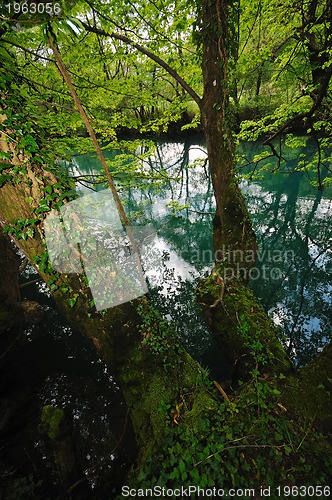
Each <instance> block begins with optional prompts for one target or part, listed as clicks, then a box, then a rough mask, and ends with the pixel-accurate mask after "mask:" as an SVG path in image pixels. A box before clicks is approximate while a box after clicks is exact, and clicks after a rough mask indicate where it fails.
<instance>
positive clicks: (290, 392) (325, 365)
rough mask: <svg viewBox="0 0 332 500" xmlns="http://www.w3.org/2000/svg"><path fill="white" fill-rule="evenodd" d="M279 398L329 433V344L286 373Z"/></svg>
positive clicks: (331, 359) (331, 370)
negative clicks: (287, 375)
mask: <svg viewBox="0 0 332 500" xmlns="http://www.w3.org/2000/svg"><path fill="white" fill-rule="evenodd" d="M283 401H284V404H285V406H286V407H288V408H289V409H290V410H291V411H292V412H295V413H296V414H300V415H305V416H306V417H307V418H308V419H310V420H312V421H313V422H314V425H316V426H318V427H319V428H320V429H321V430H322V431H323V432H324V433H328V434H332V427H331V423H332V345H328V346H326V347H325V349H324V350H323V352H322V353H321V354H320V356H319V357H318V358H317V359H315V361H313V362H312V363H311V364H310V365H307V366H305V367H304V368H302V369H301V370H299V371H298V372H297V373H294V374H292V375H291V376H289V377H287V379H286V380H285V385H284V388H283Z"/></svg>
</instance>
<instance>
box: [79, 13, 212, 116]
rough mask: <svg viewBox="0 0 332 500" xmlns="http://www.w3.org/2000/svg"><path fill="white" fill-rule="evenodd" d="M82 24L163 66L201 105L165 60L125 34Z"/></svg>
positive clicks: (199, 102) (198, 99) (192, 90)
mask: <svg viewBox="0 0 332 500" xmlns="http://www.w3.org/2000/svg"><path fill="white" fill-rule="evenodd" d="M81 24H82V26H83V27H84V28H85V29H86V30H87V31H90V32H91V33H96V34H97V35H102V36H107V37H110V38H114V39H115V40H120V41H121V42H124V43H126V44H127V45H130V46H131V47H134V48H135V49H137V50H138V51H139V52H141V54H144V55H146V56H147V57H148V58H149V59H151V60H152V61H154V62H155V63H157V64H158V65H159V66H161V67H162V68H164V69H165V70H166V71H167V73H169V74H170V75H171V76H172V77H173V78H174V79H175V80H176V81H177V82H178V83H179V84H180V85H181V87H182V88H183V89H184V90H185V91H186V92H187V93H188V94H189V95H190V96H191V97H192V98H193V100H194V101H195V102H196V103H197V104H198V106H199V107H201V104H202V99H201V98H200V97H199V95H198V94H197V93H196V92H195V91H194V89H193V88H192V87H190V85H189V84H188V83H187V82H186V81H185V80H184V79H183V78H182V77H181V76H180V75H179V74H178V73H177V72H176V71H175V70H174V69H173V68H171V67H170V66H169V65H168V64H167V62H166V61H164V60H163V59H161V58H160V57H159V56H157V55H156V54H154V53H153V52H151V51H150V50H148V49H146V48H145V47H143V46H142V45H140V44H139V43H136V42H135V41H134V40H131V38H129V37H127V36H125V35H119V34H118V33H114V32H112V33H108V32H107V31H104V30H103V29H100V28H97V27H95V26H90V25H89V24H87V23H85V22H84V21H81Z"/></svg>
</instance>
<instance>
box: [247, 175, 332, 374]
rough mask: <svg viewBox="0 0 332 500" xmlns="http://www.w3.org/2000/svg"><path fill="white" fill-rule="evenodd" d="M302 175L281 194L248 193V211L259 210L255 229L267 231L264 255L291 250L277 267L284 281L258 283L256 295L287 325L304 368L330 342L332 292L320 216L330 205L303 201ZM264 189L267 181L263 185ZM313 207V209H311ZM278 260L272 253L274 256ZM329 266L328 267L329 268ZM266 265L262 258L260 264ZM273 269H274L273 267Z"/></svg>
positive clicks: (318, 199)
mask: <svg viewBox="0 0 332 500" xmlns="http://www.w3.org/2000/svg"><path fill="white" fill-rule="evenodd" d="M303 181H305V182H306V179H305V178H304V177H303V175H302V174H300V173H299V174H293V175H291V176H287V177H285V178H284V183H283V185H279V187H278V189H277V191H276V192H273V193H271V192H270V193H267V192H266V191H263V190H262V191H260V193H259V195H258V196H257V194H256V193H255V195H254V196H251V195H250V189H249V194H248V201H249V206H250V205H251V206H252V205H254V207H255V216H254V219H255V225H256V227H258V228H262V227H263V228H264V231H262V232H261V233H260V234H259V239H260V249H261V250H260V252H261V255H263V254H264V251H265V255H267V254H268V251H269V250H270V252H275V251H276V250H279V251H280V252H281V255H282V254H284V255H285V251H289V250H291V251H292V252H293V255H294V258H293V259H292V260H291V261H289V260H288V261H285V259H284V260H283V262H278V263H275V264H274V266H275V267H278V268H279V269H280V270H281V272H282V276H283V277H282V279H279V280H278V281H276V280H269V281H268V280H266V281H264V280H262V279H260V280H257V281H256V282H253V283H252V286H253V288H254V290H255V292H256V293H257V294H258V295H259V296H261V297H264V299H263V305H264V307H265V309H266V310H270V311H273V313H274V316H275V318H277V319H279V321H280V322H281V323H282V326H283V329H284V332H285V334H286V336H287V338H288V346H289V351H290V352H296V357H297V361H298V363H300V364H303V363H305V362H307V361H309V359H310V358H312V357H313V356H314V355H315V353H316V352H317V350H318V349H319V348H321V347H322V346H323V345H324V343H326V339H327V340H328V341H331V340H332V339H331V323H332V321H331V315H330V310H329V307H330V303H331V291H330V290H329V286H330V276H329V274H328V272H327V271H328V269H327V264H326V263H327V262H328V253H327V252H328V248H329V246H328V233H329V226H328V222H327V220H326V219H324V218H322V217H321V216H320V211H321V210H324V206H325V205H326V204H328V203H329V202H328V200H326V199H324V198H323V195H322V192H321V191H316V192H315V197H314V198H312V197H310V198H308V197H307V198H303V197H301V196H300V191H301V183H302V182H303ZM262 184H264V180H263V181H262ZM311 202H312V206H311V207H310V206H309V205H310V204H311ZM272 255H273V254H272ZM325 261H326V263H324V262H325ZM263 264H269V265H271V263H266V262H265V260H264V259H263V261H262V262H260V263H258V265H260V266H262V265H263ZM272 265H273V264H272Z"/></svg>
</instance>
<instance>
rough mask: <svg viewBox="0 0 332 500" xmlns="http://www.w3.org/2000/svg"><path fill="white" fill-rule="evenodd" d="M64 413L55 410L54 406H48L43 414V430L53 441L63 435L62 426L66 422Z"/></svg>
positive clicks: (44, 408) (57, 409) (43, 410)
mask: <svg viewBox="0 0 332 500" xmlns="http://www.w3.org/2000/svg"><path fill="white" fill-rule="evenodd" d="M64 417H65V415H64V411H63V410H61V409H60V408H54V406H52V405H46V406H44V407H43V409H42V414H41V430H42V432H44V433H45V434H46V435H47V436H48V437H49V438H50V439H51V440H55V439H57V438H58V437H59V436H60V434H61V424H62V422H63V421H64Z"/></svg>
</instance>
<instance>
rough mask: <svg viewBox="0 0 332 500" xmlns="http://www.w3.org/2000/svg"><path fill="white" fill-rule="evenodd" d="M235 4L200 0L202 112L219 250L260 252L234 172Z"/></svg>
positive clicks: (216, 246) (216, 248) (217, 247)
mask: <svg viewBox="0 0 332 500" xmlns="http://www.w3.org/2000/svg"><path fill="white" fill-rule="evenodd" d="M232 9H233V7H232V6H231V2H229V1H227V0H217V1H216V2H211V1H210V0H203V1H202V13H201V15H202V26H203V27H202V46H203V66H202V69H203V79H204V95H203V99H202V104H201V113H202V122H203V127H204V132H205V137H206V145H207V152H208V158H209V166H210V172H211V178H212V183H213V189H214V194H215V198H216V205H217V211H216V217H215V238H214V246H215V251H217V250H221V251H222V253H223V251H225V250H226V249H227V250H228V251H231V252H234V251H237V252H236V255H237V256H238V257H239V258H241V255H243V254H241V252H244V251H246V250H251V251H253V254H255V253H256V240H255V235H254V232H253V229H252V225H251V220H250V217H249V214H248V210H247V207H246V204H245V201H244V199H243V196H242V194H241V191H240V189H239V186H238V182H237V179H236V177H235V160H234V140H233V136H232V130H233V117H232V113H231V110H230V105H229V87H228V59H229V57H230V55H231V52H232V47H231V38H232V37H231V35H230V26H231V21H232V15H233V10H232ZM242 261H243V259H242ZM242 263H243V264H244V265H248V263H245V262H242ZM250 264H251V263H250ZM251 265H253V263H252V264H251Z"/></svg>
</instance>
